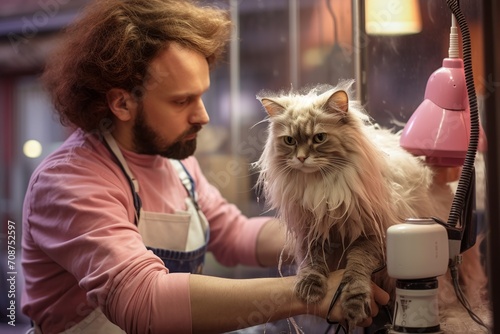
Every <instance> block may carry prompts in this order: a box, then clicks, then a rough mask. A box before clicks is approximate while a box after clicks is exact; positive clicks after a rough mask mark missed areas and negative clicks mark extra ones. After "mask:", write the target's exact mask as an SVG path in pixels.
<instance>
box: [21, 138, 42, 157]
mask: <svg viewBox="0 0 500 334" xmlns="http://www.w3.org/2000/svg"><path fill="white" fill-rule="evenodd" d="M23 153H24V155H25V156H27V157H28V158H33V159H34V158H38V157H39V156H40V155H41V154H42V144H40V142H39V141H38V140H33V139H32V140H28V141H26V142H25V143H24V145H23Z"/></svg>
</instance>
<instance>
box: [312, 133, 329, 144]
mask: <svg viewBox="0 0 500 334" xmlns="http://www.w3.org/2000/svg"><path fill="white" fill-rule="evenodd" d="M325 140H326V133H318V134H315V135H314V137H313V141H314V143H315V144H320V143H322V142H324V141H325Z"/></svg>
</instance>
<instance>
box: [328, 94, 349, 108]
mask: <svg viewBox="0 0 500 334" xmlns="http://www.w3.org/2000/svg"><path fill="white" fill-rule="evenodd" d="M325 106H326V108H327V110H329V111H332V112H335V111H337V112H338V111H341V112H343V113H347V110H348V109H349V96H347V93H346V92H345V91H343V90H339V91H336V92H335V93H333V94H332V95H331V96H330V97H329V98H328V101H326V105H325Z"/></svg>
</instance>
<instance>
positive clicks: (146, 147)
mask: <svg viewBox="0 0 500 334" xmlns="http://www.w3.org/2000/svg"><path fill="white" fill-rule="evenodd" d="M200 130H201V125H194V126H193V127H192V128H191V129H189V130H188V131H186V132H184V133H183V134H182V135H180V136H179V138H177V140H176V141H175V142H174V143H173V144H172V145H170V146H167V145H164V144H162V140H161V137H160V136H159V135H158V134H157V133H156V132H155V131H154V130H153V128H151V127H150V126H149V125H148V124H146V120H145V118H144V109H143V106H142V103H140V104H139V106H138V110H137V117H136V119H135V123H134V126H133V129H132V135H133V136H134V138H133V140H134V147H135V150H136V152H137V153H140V154H148V155H157V154H158V155H161V156H163V157H166V158H170V159H179V160H180V159H185V158H187V157H189V156H191V155H193V154H194V151H195V150H196V138H195V139H192V140H188V141H183V138H184V137H186V136H188V135H191V134H194V133H196V132H198V131H200Z"/></svg>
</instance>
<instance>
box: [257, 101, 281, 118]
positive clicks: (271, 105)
mask: <svg viewBox="0 0 500 334" xmlns="http://www.w3.org/2000/svg"><path fill="white" fill-rule="evenodd" d="M260 103H262V105H263V106H264V108H265V109H266V112H267V114H268V115H269V116H271V117H273V116H277V115H279V114H281V113H283V112H284V111H285V108H284V107H283V106H282V105H281V104H279V103H277V102H274V101H273V100H271V99H268V98H263V99H261V100H260Z"/></svg>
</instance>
